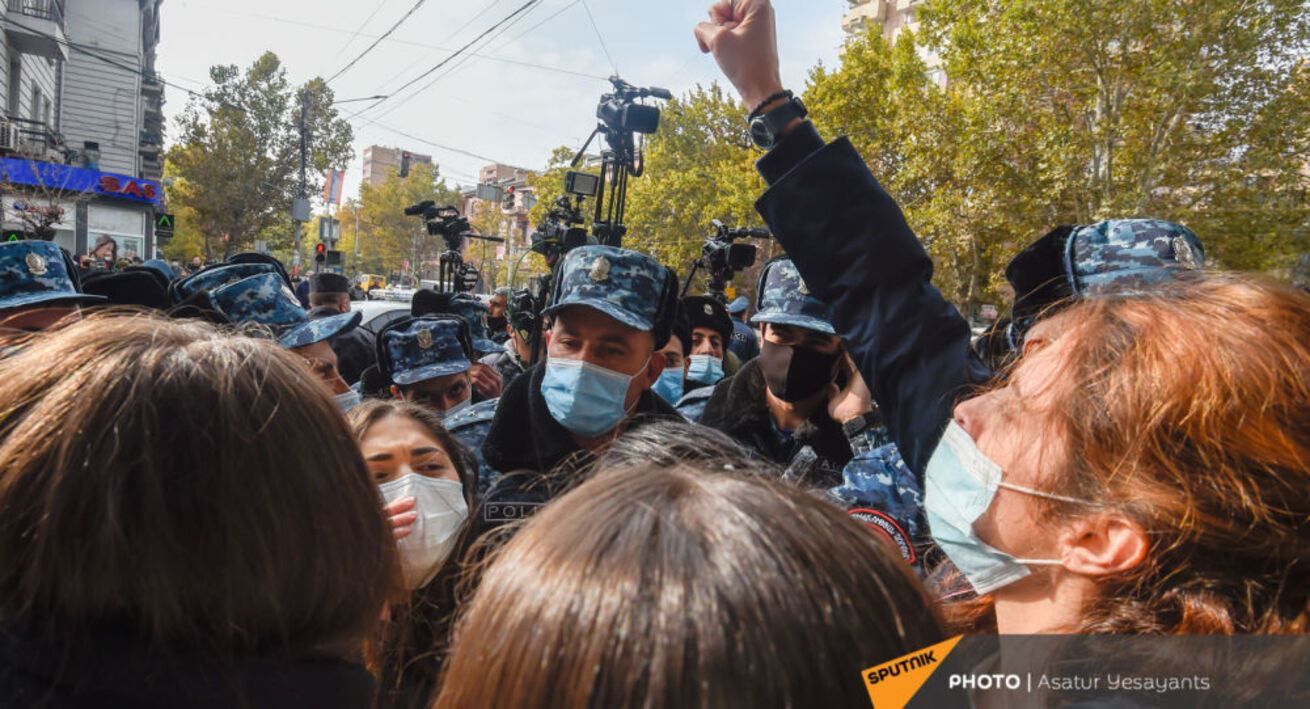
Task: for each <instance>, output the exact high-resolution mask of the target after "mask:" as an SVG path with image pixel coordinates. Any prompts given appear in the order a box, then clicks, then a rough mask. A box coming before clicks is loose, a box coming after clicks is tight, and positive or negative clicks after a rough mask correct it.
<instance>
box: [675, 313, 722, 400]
mask: <svg viewBox="0 0 1310 709" xmlns="http://www.w3.org/2000/svg"><path fill="white" fill-rule="evenodd" d="M682 307H683V310H684V311H685V312H686V313H687V318H688V320H689V321H690V324H691V359H690V360H689V361H688V362H687V388H688V390H691V389H695V388H700V387H710V386H714V385H715V384H718V383H719V381H720V380H722V379H723V371H724V364H725V360H726V359H727V357H728V344H729V343H730V342H731V341H732V318H731V317H730V316H729V315H728V309H727V308H726V307H724V305H723V303H720V302H719V301H717V300H715V299H713V298H711V297H709V296H704V295H693V296H690V297H687V298H683V299H682Z"/></svg>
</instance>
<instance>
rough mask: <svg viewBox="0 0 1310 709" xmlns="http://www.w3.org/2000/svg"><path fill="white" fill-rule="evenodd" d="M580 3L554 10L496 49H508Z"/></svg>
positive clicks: (580, 0) (579, 0)
mask: <svg viewBox="0 0 1310 709" xmlns="http://www.w3.org/2000/svg"><path fill="white" fill-rule="evenodd" d="M580 2H582V0H573V2H571V3H569V4H567V5H565V6H564V7H561V8H560V9H558V10H556V11H555V12H553V13H551V15H550V17H547V18H546V19H544V20H542V21H541V22H538V23H537V24H535V25H533V26H531V27H529V28H528V29H526V30H524V31H523V32H522V33H520V34H516V35H514V37H513V38H511V39H509V40H506V41H505V42H503V43H502V44H501V45H500V46H499V47H497V49H501V48H504V47H508V46H509V45H511V44H514V43H515V42H517V41H519V40H520V39H523V38H524V37H526V36H528V35H530V34H532V33H533V32H535V31H537V28H539V27H541V26H542V25H544V24H546V23H547V22H550V21H551V20H553V19H555V18H556V17H559V16H560V15H562V14H564V13H565V12H566V11H568V10H571V9H572V8H573V7H574V6H575V5H577V4H578V3H580ZM601 78H603V77H601ZM606 80H608V79H606Z"/></svg>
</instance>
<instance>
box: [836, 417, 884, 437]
mask: <svg viewBox="0 0 1310 709" xmlns="http://www.w3.org/2000/svg"><path fill="white" fill-rule="evenodd" d="M878 423H879V421H878V417H877V416H876V415H875V414H874V413H873V412H872V411H867V412H865V413H862V414H860V415H859V416H856V417H855V418H853V419H851V420H849V421H847V422H846V423H844V424H842V426H841V428H842V433H845V434H846V437H847V438H854V437H856V436H858V435H860V434H861V433H864V432H865V431H867V430H869V429H870V428H871V427H873V426H875V425H877V424H878Z"/></svg>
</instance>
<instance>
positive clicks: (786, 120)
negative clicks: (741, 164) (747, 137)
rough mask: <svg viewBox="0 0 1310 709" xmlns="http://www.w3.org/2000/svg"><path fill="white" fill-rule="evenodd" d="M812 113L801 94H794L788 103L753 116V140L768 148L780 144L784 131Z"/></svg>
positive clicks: (765, 148)
mask: <svg viewBox="0 0 1310 709" xmlns="http://www.w3.org/2000/svg"><path fill="white" fill-rule="evenodd" d="M809 114H810V112H809V110H807V109H806V108H805V104H804V103H803V102H801V99H800V97H799V96H792V97H791V100H790V101H788V102H787V103H784V104H782V105H781V106H778V107H777V108H775V109H773V110H772V111H769V112H767V113H765V114H763V115H760V116H755V117H753V118H751V140H753V141H755V144H756V145H758V146H760V147H761V148H763V149H764V150H768V149H770V148H772V147H773V146H775V145H777V144H778V139H779V138H780V137H781V136H782V131H783V129H785V128H786V127H787V126H788V125H789V124H791V122H792V121H794V120H796V119H797V118H804V117H806V116H808V115H809Z"/></svg>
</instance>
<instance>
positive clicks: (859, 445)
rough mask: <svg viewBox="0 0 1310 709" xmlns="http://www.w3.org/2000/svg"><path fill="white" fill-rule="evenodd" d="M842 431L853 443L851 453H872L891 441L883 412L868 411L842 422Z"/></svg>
mask: <svg viewBox="0 0 1310 709" xmlns="http://www.w3.org/2000/svg"><path fill="white" fill-rule="evenodd" d="M842 433H844V434H846V440H847V441H848V442H849V443H850V444H851V453H853V454H855V455H857V456H858V455H862V454H864V453H871V452H873V451H874V450H875V449H877V448H881V447H882V446H883V445H885V444H886V443H888V442H889V440H888V437H887V429H886V427H885V423H884V421H883V418H882V413H881V412H879V411H877V410H874V411H866V412H865V413H863V414H861V415H859V416H856V417H855V418H853V419H851V420H849V421H847V422H846V423H844V424H842Z"/></svg>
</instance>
